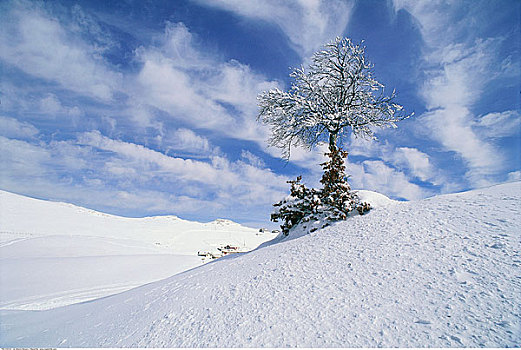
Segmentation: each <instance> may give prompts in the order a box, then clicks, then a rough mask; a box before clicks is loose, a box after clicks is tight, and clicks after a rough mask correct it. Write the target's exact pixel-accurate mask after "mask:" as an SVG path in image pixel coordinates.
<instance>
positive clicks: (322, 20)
mask: <svg viewBox="0 0 521 350" xmlns="http://www.w3.org/2000/svg"><path fill="white" fill-rule="evenodd" d="M198 2H199V3H202V4H205V5H207V6H212V7H217V8H221V9H224V10H227V11H231V12H234V13H236V14H238V15H241V16H245V17H249V18H254V19H260V20H264V21H267V22H272V23H274V24H275V25H277V26H278V27H280V29H282V31H283V32H284V33H285V34H286V35H287V36H288V38H289V40H290V41H291V43H292V45H293V46H294V48H295V50H296V51H297V52H298V53H299V54H300V55H301V56H302V57H308V56H310V55H311V54H312V53H313V52H314V51H315V50H317V49H318V48H319V47H320V46H321V45H323V44H324V43H325V42H327V41H330V40H331V39H333V38H334V37H335V36H337V35H342V33H343V31H344V30H345V28H346V27H347V24H348V22H349V19H350V16H351V13H352V10H353V6H354V1H340V0H330V1H320V0H287V1H278V0H263V1H260V0H253V1H241V0H217V1H216V0H198Z"/></svg>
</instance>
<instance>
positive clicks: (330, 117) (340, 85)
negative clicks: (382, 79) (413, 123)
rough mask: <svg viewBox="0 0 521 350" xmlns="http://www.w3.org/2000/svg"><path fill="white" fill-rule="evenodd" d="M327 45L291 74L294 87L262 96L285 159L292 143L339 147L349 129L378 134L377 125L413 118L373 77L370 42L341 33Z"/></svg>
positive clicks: (274, 141) (263, 116)
mask: <svg viewBox="0 0 521 350" xmlns="http://www.w3.org/2000/svg"><path fill="white" fill-rule="evenodd" d="M324 48H325V49H324V50H322V51H318V52H316V53H315V54H314V55H313V57H312V62H311V64H310V65H309V67H308V69H307V70H306V69H304V68H303V67H301V68H297V69H295V70H294V71H293V72H292V73H291V75H290V76H291V77H292V78H293V80H294V82H293V85H292V87H291V89H290V91H288V92H285V91H281V90H279V89H273V90H269V91H264V92H262V93H260V94H259V96H258V100H259V107H260V112H259V115H258V119H259V120H260V121H262V122H263V123H264V124H266V125H269V126H270V127H271V133H272V134H271V137H270V139H269V140H268V142H269V144H270V145H271V146H275V147H279V148H281V149H282V150H283V156H284V157H285V158H288V159H289V155H290V151H291V147H292V146H304V147H307V148H312V147H313V146H315V145H316V144H317V143H319V142H327V141H329V143H330V146H331V145H332V144H334V146H335V147H336V142H337V140H339V141H341V139H342V137H343V136H345V134H346V133H347V132H349V130H350V131H351V132H352V133H353V134H354V135H355V136H357V137H364V138H374V133H373V131H372V129H371V128H372V127H380V128H383V127H396V124H395V123H396V122H398V121H400V120H403V119H405V118H408V117H409V115H406V114H404V113H403V108H402V106H401V105H399V104H397V103H395V102H394V98H395V96H396V94H395V92H394V91H393V92H392V93H391V94H390V95H389V96H386V95H385V92H384V85H383V84H381V83H379V82H378V81H377V80H376V79H375V78H374V77H373V74H372V69H373V65H371V64H370V63H369V62H368V61H367V59H366V57H365V47H364V46H361V45H354V44H353V43H352V42H351V40H350V39H348V38H341V37H337V38H336V39H335V40H333V41H331V42H330V43H328V44H326V45H325V46H324ZM337 136H340V139H338V138H337Z"/></svg>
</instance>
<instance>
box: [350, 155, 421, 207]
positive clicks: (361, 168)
mask: <svg viewBox="0 0 521 350" xmlns="http://www.w3.org/2000/svg"><path fill="white" fill-rule="evenodd" d="M347 166H348V168H349V169H350V171H349V174H350V175H351V176H352V177H351V181H352V183H353V187H354V188H356V189H365V190H371V191H376V192H379V193H382V194H385V195H387V196H391V197H397V198H404V199H407V200H418V199H421V198H424V197H426V196H427V195H428V194H429V193H428V192H426V191H425V190H423V189H422V188H421V187H420V186H418V185H416V184H413V183H411V182H409V180H408V179H407V177H406V176H405V174H404V173H402V172H399V171H397V170H396V169H393V168H391V167H389V166H388V165H386V164H385V163H384V162H382V161H380V160H366V161H364V162H362V163H361V164H352V163H351V164H348V165H347Z"/></svg>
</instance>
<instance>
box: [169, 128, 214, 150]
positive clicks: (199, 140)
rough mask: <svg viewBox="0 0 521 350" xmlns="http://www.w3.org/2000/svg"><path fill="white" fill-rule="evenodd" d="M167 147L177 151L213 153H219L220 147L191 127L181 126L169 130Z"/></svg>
mask: <svg viewBox="0 0 521 350" xmlns="http://www.w3.org/2000/svg"><path fill="white" fill-rule="evenodd" d="M165 143H166V144H167V145H168V146H167V149H173V150H177V151H185V152H188V153H190V154H200V155H206V156H209V155H212V154H216V153H218V152H219V151H218V149H217V148H214V147H213V146H212V145H211V144H210V141H208V139H207V138H206V137H203V136H200V135H197V134H196V133H195V132H193V131H192V130H190V129H186V128H180V129H177V130H174V131H173V132H169V134H168V137H167V141H165Z"/></svg>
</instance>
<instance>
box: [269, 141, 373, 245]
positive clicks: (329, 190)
mask: <svg viewBox="0 0 521 350" xmlns="http://www.w3.org/2000/svg"><path fill="white" fill-rule="evenodd" d="M326 155H327V156H328V157H329V161H327V162H325V163H323V164H321V165H322V168H323V169H324V175H323V176H322V179H321V180H320V182H321V183H322V185H323V188H322V189H321V190H316V189H314V188H311V189H310V188H307V187H306V186H305V185H304V184H302V183H301V182H300V181H301V180H302V176H299V177H297V179H296V180H294V181H288V183H289V184H291V188H290V195H289V197H287V198H285V199H283V200H282V201H280V202H279V203H276V204H274V205H273V206H274V207H275V208H276V209H275V212H274V213H272V214H271V220H272V221H274V222H278V221H279V220H281V221H282V224H281V230H282V232H283V234H284V235H286V236H287V235H288V234H289V231H290V230H291V228H292V227H294V226H296V225H299V224H303V226H305V227H304V228H305V229H307V230H308V231H309V232H313V231H315V230H317V229H320V228H324V227H326V226H328V225H329V224H330V223H331V222H335V221H339V220H345V219H347V217H348V216H349V215H351V214H352V213H353V212H355V213H358V214H359V215H363V214H365V213H367V212H368V211H369V210H370V209H371V206H370V205H369V203H365V202H361V201H360V198H359V197H358V195H357V194H356V192H354V191H352V190H351V187H350V186H349V184H348V182H347V176H346V175H345V165H344V159H345V158H346V157H347V152H346V151H343V150H338V149H336V148H333V149H330V152H329V153H326Z"/></svg>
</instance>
